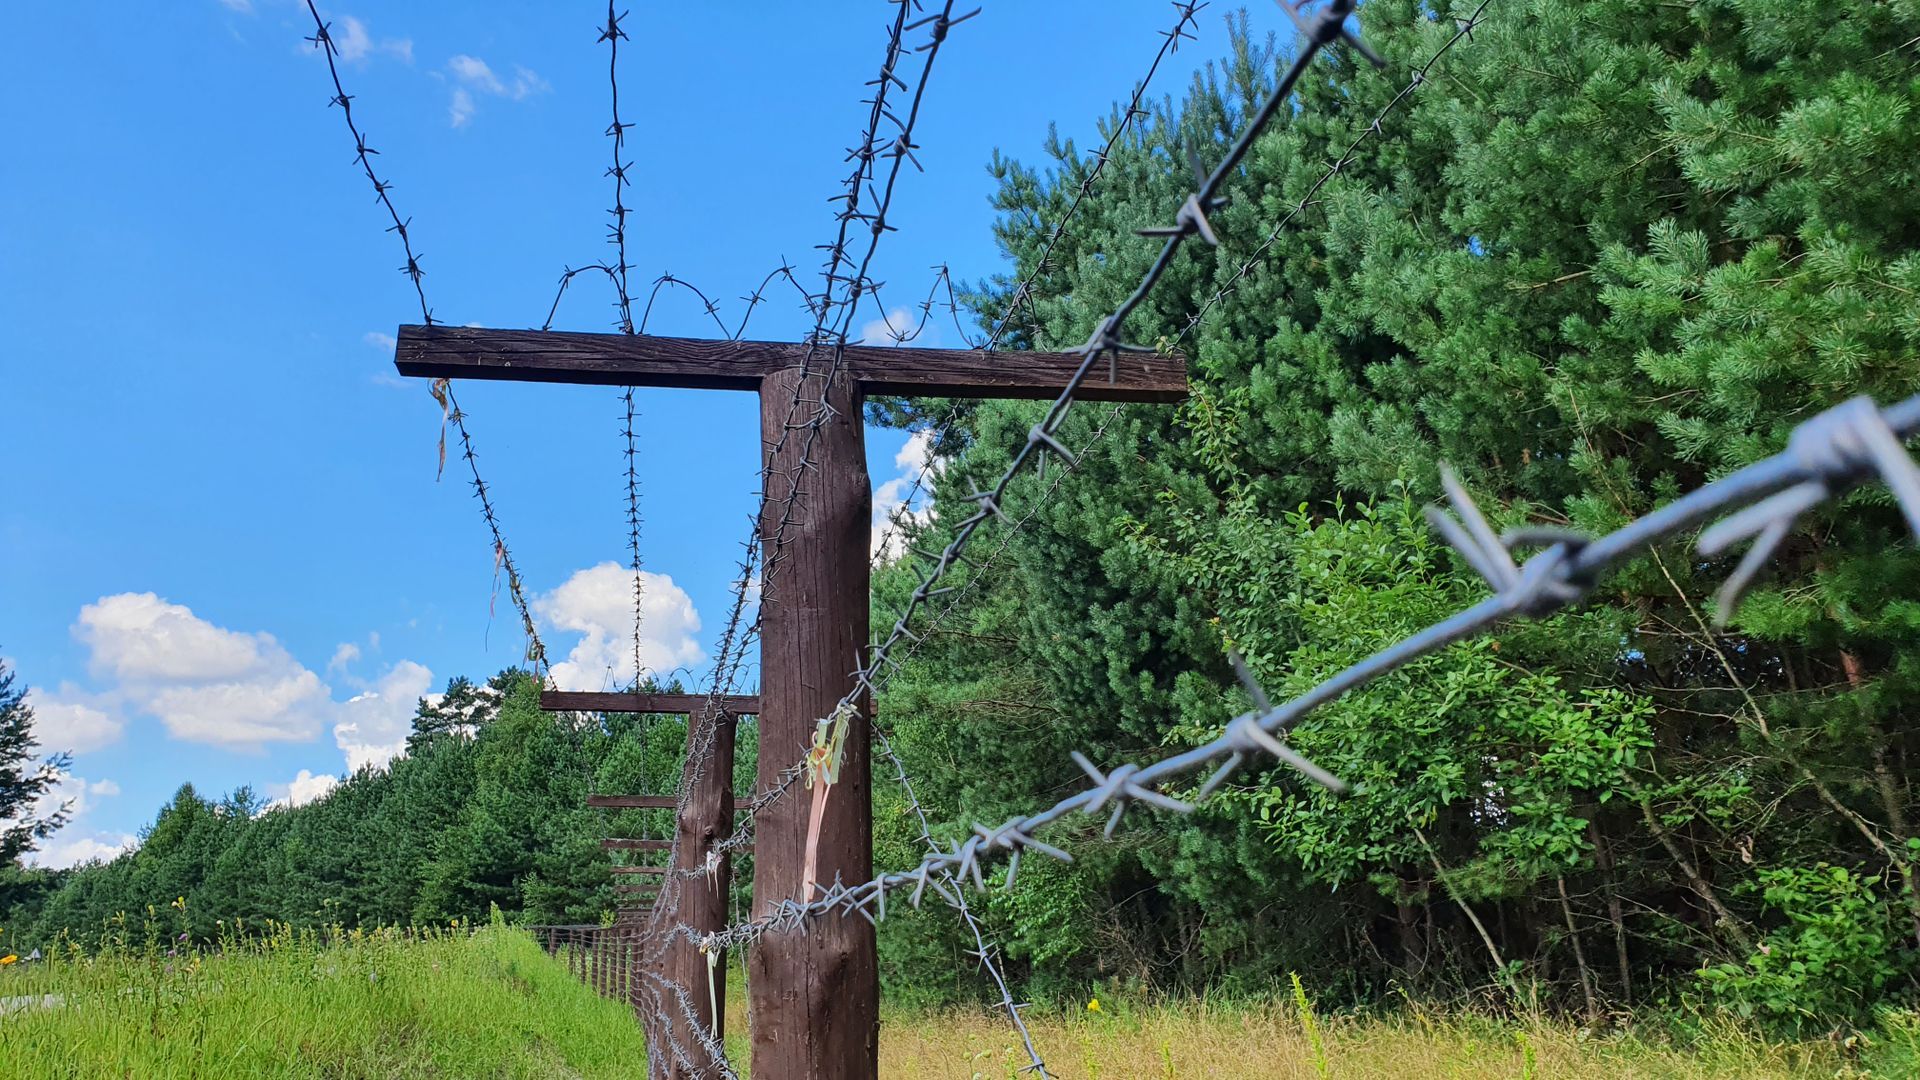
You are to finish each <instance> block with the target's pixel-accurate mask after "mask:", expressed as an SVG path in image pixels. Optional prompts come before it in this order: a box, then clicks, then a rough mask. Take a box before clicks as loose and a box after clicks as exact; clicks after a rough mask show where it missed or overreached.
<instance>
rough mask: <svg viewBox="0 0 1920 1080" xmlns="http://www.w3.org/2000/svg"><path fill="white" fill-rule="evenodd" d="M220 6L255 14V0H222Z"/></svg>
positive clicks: (246, 13)
mask: <svg viewBox="0 0 1920 1080" xmlns="http://www.w3.org/2000/svg"><path fill="white" fill-rule="evenodd" d="M220 6H221V7H224V8H226V9H227V10H228V11H237V12H239V13H240V14H242V15H251V14H253V0H220Z"/></svg>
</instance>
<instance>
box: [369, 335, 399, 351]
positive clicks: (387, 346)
mask: <svg viewBox="0 0 1920 1080" xmlns="http://www.w3.org/2000/svg"><path fill="white" fill-rule="evenodd" d="M360 340H361V341H364V342H366V343H367V344H368V345H369V346H371V347H373V348H376V349H379V350H380V351H381V352H392V351H393V350H394V347H395V346H397V345H399V344H400V343H399V342H398V341H396V340H394V337H393V335H392V334H383V333H381V332H380V331H378V330H369V331H367V332H366V333H364V334H362V335H360Z"/></svg>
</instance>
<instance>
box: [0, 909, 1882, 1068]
mask: <svg viewBox="0 0 1920 1080" xmlns="http://www.w3.org/2000/svg"><path fill="white" fill-rule="evenodd" d="M175 945H176V943H175V942H170V941H167V940H164V939H162V940H153V939H147V940H143V941H140V942H126V941H124V940H122V941H120V942H118V943H116V944H115V945H114V946H113V947H110V948H107V949H104V950H99V951H95V952H85V951H82V950H79V949H75V948H71V947H69V948H67V949H65V950H63V951H61V952H60V953H59V954H58V955H55V956H54V957H52V958H50V959H47V960H43V961H41V962H38V963H25V962H21V963H14V964H10V965H4V966H0V1076H4V1077H20V1078H23V1080H24V1078H33V1080H44V1078H74V1080H80V1078H87V1080H91V1078H94V1077H109V1076H111V1077H141V1078H153V1080H173V1078H187V1077H195V1078H198V1077H274V1078H294V1077H299V1078H308V1077H312V1078H330V1080H347V1078H362V1077H364V1078H374V1077H502V1078H507V1077H511V1078H522V1077H524V1078H535V1077H569V1078H583V1080H584V1078H598V1077H636V1076H639V1075H642V1074H643V1072H644V1064H643V1063H644V1061H645V1044H644V1041H643V1039H642V1036H641V1033H640V1030H639V1028H638V1026H637V1025H636V1024H635V1023H634V1021H633V1018H632V1015H631V1013H630V1012H629V1011H628V1010H627V1008H626V1007H625V1006H624V1005H622V1004H620V1003H618V1002H615V1001H610V1000H606V999H603V998H600V997H598V996H597V995H595V994H594V993H593V991H591V990H590V989H588V988H587V987H586V986H584V985H582V984H581V983H580V982H578V981H577V980H576V979H574V977H573V976H572V975H571V974H570V973H569V972H568V970H567V969H566V967H565V966H564V965H563V964H562V963H560V962H558V961H556V960H554V959H552V958H550V957H548V956H547V955H546V954H545V953H544V952H543V951H542V950H541V949H540V948H539V947H538V946H537V945H536V944H534V942H533V941H532V940H531V939H530V938H528V937H527V935H525V934H524V933H522V932H520V931H517V930H514V929H511V928H508V927H505V926H501V925H493V926H482V927H479V928H477V929H474V930H471V931H468V930H466V929H464V928H458V927H456V928H453V929H451V930H447V931H429V932H424V933H422V932H399V931H375V932H358V931H347V932H341V933H338V934H330V935H324V936H323V935H319V934H315V933H312V932H294V931H291V930H287V929H284V928H279V929H275V930H274V931H272V932H270V933H267V934H265V935H258V936H250V937H248V938H245V939H237V938H230V939H229V940H227V941H226V942H224V943H223V944H222V945H221V946H220V947H218V948H213V949H200V948H194V947H191V946H189V945H186V944H184V943H180V944H178V946H177V947H175ZM1029 1015H1030V1022H1031V1025H1032V1027H1033V1031H1034V1035H1035V1039H1036V1041H1037V1043H1038V1044H1039V1046H1040V1048H1041V1051H1042V1053H1043V1054H1044V1056H1045V1057H1046V1060H1047V1063H1048V1067H1049V1069H1050V1071H1051V1072H1053V1073H1054V1074H1055V1075H1057V1076H1059V1077H1062V1078H1063V1080H1065V1078H1073V1080H1165V1078H1168V1077H1198V1076H1207V1077H1248V1078H1258V1080H1268V1078H1276V1080H1277V1078H1283V1077H1285V1078H1291V1077H1299V1078H1302V1080H1324V1078H1354V1080H1361V1078H1367V1080H1402V1078H1407V1080H1411V1078H1414V1077H1421V1078H1426V1077H1444V1078H1461V1080H1466V1078H1479V1077H1512V1078H1515V1080H1534V1078H1538V1080H1548V1078H1555V1080H1587V1078H1592V1080H1603V1078H1604V1080H1643V1078H1644V1080H1719V1078H1727V1080H1732V1078H1736V1077H1740V1078H1756V1080H1813V1078H1821V1080H1829V1078H1834V1077H1850V1078H1861V1080H1864V1078H1868V1077H1900V1076H1911V1075H1915V1074H1916V1072H1920V1022H1916V1021H1914V1020H1913V1019H1912V1018H1902V1017H1900V1016H1896V1015H1889V1016H1887V1017H1886V1018H1885V1022H1884V1023H1883V1024H1882V1025H1881V1028H1880V1030H1879V1031H1878V1032H1877V1033H1874V1034H1870V1035H1862V1036H1858V1037H1856V1038H1855V1040H1854V1042H1853V1043H1851V1044H1845V1043H1840V1042H1835V1041H1831V1040H1828V1041H1820V1042H1805V1043H1777V1042H1768V1041H1765V1040H1761V1039H1758V1038H1755V1037H1753V1036H1752V1035H1750V1034H1749V1033H1748V1032H1746V1031H1745V1030H1743V1029H1742V1028H1740V1027H1739V1026H1737V1025H1736V1024H1734V1023H1732V1022H1728V1021H1698V1022H1696V1023H1694V1024H1692V1025H1690V1026H1683V1025H1673V1024H1670V1025H1668V1026H1666V1027H1664V1028H1662V1029H1661V1031H1660V1032H1659V1033H1657V1034H1656V1033H1650V1032H1646V1031H1640V1032H1634V1031H1626V1032H1612V1033H1608V1034H1605V1035H1588V1034H1587V1033H1585V1032H1583V1031H1582V1030H1580V1029H1579V1028H1577V1027H1575V1026H1573V1025H1570V1024H1566V1023H1561V1022H1555V1021H1550V1020H1545V1019H1539V1020H1527V1021H1515V1020H1513V1019H1511V1018H1496V1017H1494V1016H1491V1015H1487V1014H1475V1013H1453V1014H1448V1015H1439V1014H1434V1013H1430V1012H1427V1011H1423V1010H1421V1009H1419V1008H1418V1007H1412V1006H1410V1007H1408V1008H1407V1009H1405V1010H1402V1011H1399V1012H1396V1013H1394V1014H1392V1015H1390V1016H1371V1017H1367V1016H1352V1015H1336V1016H1326V1015H1319V1011H1318V1010H1316V1009H1315V1008H1314V1006H1313V1004H1312V1001H1311V998H1310V997H1308V996H1307V995H1306V993H1305V992H1304V990H1303V991H1302V992H1300V993H1298V994H1296V995H1293V996H1291V997H1289V996H1286V995H1282V996H1279V997H1277V998H1275V999H1274V1000H1271V1001H1236V1002H1232V1003H1220V1002H1212V1001H1179V1002H1162V1003H1146V1002H1127V1001H1116V1000H1103V999H1092V1000H1090V1001H1088V1002H1086V1003H1075V1004H1074V1005H1073V1006H1071V1007H1067V1006H1056V1007H1053V1008H1050V1009H1038V1010H1035V1011H1034V1012H1033V1013H1031V1014H1029ZM745 1019H746V1017H745V1013H744V1007H743V1006H742V1005H740V1004H739V995H736V996H735V1003H734V1005H733V1008H732V1009H731V1016H730V1017H729V1024H730V1028H729V1031H730V1034H729V1038H728V1043H729V1050H730V1051H732V1052H733V1054H734V1055H735V1059H736V1061H738V1062H740V1063H741V1065H742V1067H743V1068H744V1065H745V1061H746V1054H745V1050H746V1047H745V1044H744V1039H743V1038H742V1037H741V1033H742V1032H743V1031H744V1029H745V1024H744V1022H745ZM880 1053H881V1066H880V1074H881V1075H882V1076H885V1077H909V1078H927V1080H934V1078H955V1080H976V1078H982V1080H984V1078H1009V1080H1011V1078H1014V1077H1017V1076H1019V1075H1021V1074H1020V1073H1019V1072H1018V1069H1019V1067H1020V1066H1021V1065H1023V1064H1024V1063H1025V1058H1024V1056H1023V1055H1022V1054H1021V1053H1020V1052H1019V1050H1018V1045H1017V1043H1016V1042H1015V1041H1014V1039H1013V1038H1012V1032H1011V1030H1010V1028H1009V1027H1008V1026H1007V1024H1006V1022H1005V1019H1004V1017H1002V1016H1000V1015H998V1014H995V1013H991V1012H987V1011H984V1010H976V1009H958V1010H955V1009H948V1010H937V1011H927V1010H889V1011H888V1012H887V1014H886V1017H885V1019H884V1021H883V1024H882V1029H881V1052H880Z"/></svg>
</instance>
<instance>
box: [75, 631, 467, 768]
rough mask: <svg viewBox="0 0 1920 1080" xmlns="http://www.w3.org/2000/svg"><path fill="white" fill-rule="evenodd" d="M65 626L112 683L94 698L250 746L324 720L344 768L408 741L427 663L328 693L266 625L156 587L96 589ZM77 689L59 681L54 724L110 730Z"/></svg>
mask: <svg viewBox="0 0 1920 1080" xmlns="http://www.w3.org/2000/svg"><path fill="white" fill-rule="evenodd" d="M73 631H74V636H75V637H76V638H78V639H79V640H80V641H81V642H82V643H83V644H85V645H86V646H87V647H88V649H89V650H90V658H89V665H90V667H91V669H92V670H93V671H94V673H95V674H96V675H98V676H100V677H102V678H108V679H111V680H112V681H113V683H114V686H113V688H112V689H111V690H110V691H109V692H108V693H106V694H102V695H97V698H98V699H100V700H111V701H116V702H119V703H121V704H122V705H124V706H126V707H128V708H131V709H134V710H137V711H140V712H144V713H147V714H150V715H152V716H154V717H156V718H158V719H159V720H160V722H161V723H162V724H163V725H165V727H166V729H167V732H168V734H170V735H172V736H173V737H174V738H176V739H182V740H185V741H188V742H198V743H207V744H210V745H215V746H226V747H232V748H238V749H251V748H258V747H260V746H262V745H265V744H267V743H273V742H304V741H307V740H310V739H313V738H316V737H318V736H319V734H320V733H321V732H322V731H323V730H325V729H326V728H327V726H328V725H329V724H332V725H333V726H334V731H335V737H336V739H337V740H338V741H339V742H340V745H341V749H342V750H345V751H346V753H347V761H348V764H349V766H352V767H357V766H358V765H360V764H362V763H364V762H367V761H375V762H376V763H384V762H385V761H386V760H387V759H388V758H390V757H391V756H392V755H393V753H394V752H396V747H397V746H399V745H404V744H405V741H406V732H407V730H408V726H409V724H410V722H411V719H412V710H413V706H414V703H415V700H416V699H417V698H418V697H419V695H420V693H422V692H424V691H425V689H426V684H427V682H428V681H429V680H430V679H431V673H429V672H428V671H427V669H426V668H424V667H421V666H420V665H418V664H415V663H412V662H411V661H402V662H401V663H399V664H397V665H395V666H394V667H393V668H392V669H390V670H389V671H388V672H387V674H386V675H385V676H384V677H383V678H382V679H381V680H380V682H379V683H378V685H376V686H375V687H374V688H372V689H370V690H368V691H367V692H366V693H363V694H361V695H359V696H358V697H355V698H353V699H351V700H349V701H346V702H336V701H335V700H334V699H333V692H332V690H331V689H330V688H329V687H328V686H327V684H326V683H325V682H323V681H322V680H321V678H320V676H319V675H316V674H315V673H314V672H312V671H311V670H309V669H308V668H306V667H305V666H303V665H302V664H301V663H300V662H299V661H297V660H295V659H294V658H293V656H292V654H291V653H289V652H287V650H286V649H285V648H284V647H282V646H281V645H280V643H279V642H278V641H276V640H275V639H274V637H273V635H271V634H265V633H248V632H243V631H236V630H229V629H226V628H224V627H220V626H216V625H214V624H213V623H211V622H208V621H207V620H205V619H202V618H200V617H199V616H198V615H195V614H194V613H193V611H192V610H191V609H190V608H188V607H186V606H185V605H182V604H173V603H168V602H167V601H165V600H162V599H161V598H160V597H158V596H156V595H154V594H153V593H120V594H117V595H114V596H103V597H101V598H100V599H99V600H98V601H96V602H94V603H92V604H88V605H87V606H86V607H84V608H82V609H81V610H80V618H79V621H78V622H76V623H75V624H74V628H73ZM360 658H361V652H360V648H359V646H357V645H354V644H352V643H346V644H343V645H341V646H340V647H339V648H337V649H335V650H334V654H333V658H332V660H331V661H330V662H329V664H328V667H327V670H328V671H330V672H331V671H334V670H336V669H338V668H342V667H344V666H345V665H346V664H349V663H352V662H354V661H357V660H359V659H360ZM349 681H350V682H352V681H354V680H349ZM74 696H76V695H75V693H74V692H71V691H70V690H69V689H68V688H64V687H63V688H62V693H61V695H60V696H59V697H57V698H56V699H54V701H53V703H52V704H53V706H54V710H53V714H52V716H51V718H52V719H55V720H57V722H58V723H59V724H60V728H59V729H56V730H67V731H72V732H75V733H78V734H80V735H82V736H85V737H86V738H84V739H82V740H81V741H82V742H84V741H87V740H88V739H90V740H91V742H92V743H93V745H95V746H98V745H103V743H102V741H101V740H103V739H107V738H108V737H109V736H112V737H117V736H118V733H119V730H120V725H119V723H118V722H117V721H114V720H112V719H111V718H110V717H108V716H107V715H106V714H105V713H104V712H102V711H101V710H100V709H99V708H97V707H95V706H93V705H89V704H86V703H82V702H77V701H74V700H73V698H74ZM396 726H397V734H396ZM342 731H345V732H346V734H344V735H343V734H341V733H342Z"/></svg>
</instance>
